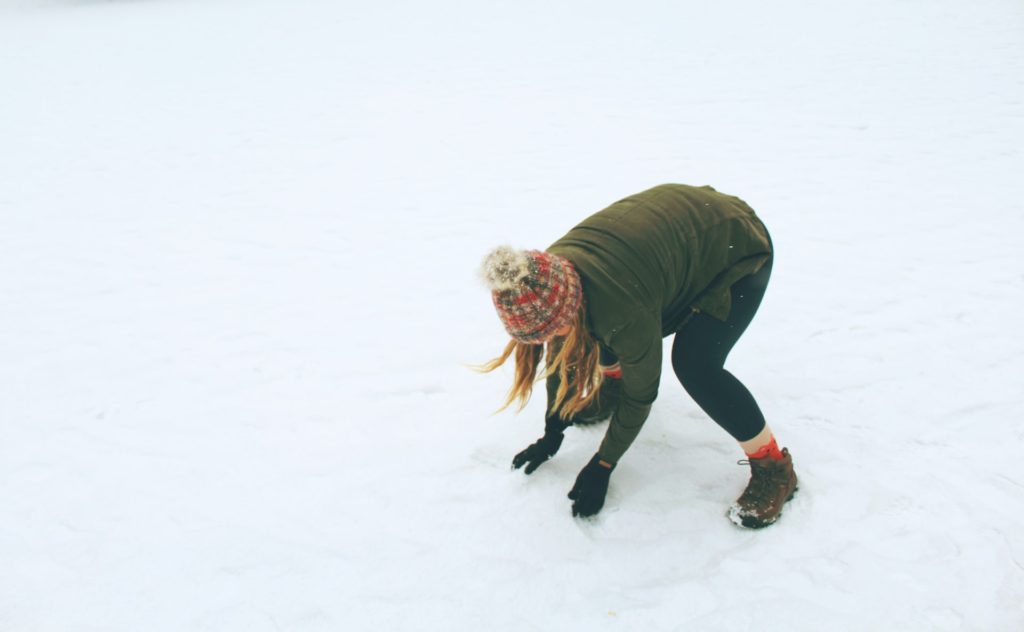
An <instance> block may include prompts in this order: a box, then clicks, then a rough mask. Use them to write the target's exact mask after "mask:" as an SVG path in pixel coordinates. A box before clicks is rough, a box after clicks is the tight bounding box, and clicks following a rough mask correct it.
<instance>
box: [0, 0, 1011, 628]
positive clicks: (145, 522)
mask: <svg viewBox="0 0 1024 632" xmlns="http://www.w3.org/2000/svg"><path fill="white" fill-rule="evenodd" d="M1022 34H1024V5H1022V4H1021V3H1020V1H1019V0H979V2H971V3H966V2H960V1H954V0H932V1H926V0H900V1H893V0H865V1H864V2H840V1H838V0H826V1H824V2H815V3H810V2H796V1H795V0H780V1H779V2H768V3H765V2H756V1H755V0H725V1H723V2H719V3H709V2H688V1H684V2H669V1H667V0H661V1H655V0H640V1H638V2H633V3H621V2H614V3H613V2H578V1H569V2H564V3H548V2H537V1H534V0H526V2H520V3H505V4H497V3H486V2H476V3H471V2H456V1H455V0H441V1H438V2H430V3H416V2H411V1H410V2H400V1H395V2H381V3H371V2H361V3H342V2H332V1H331V0H295V1H292V2H280V1H277V2H270V1H269V0H244V1H243V0H203V1H201V2H200V1H199V0H135V1H130V0H108V1H103V0H0V51H2V55H0V85H2V86H3V94H2V96H0V180H2V186H0V271H2V273H0V296H2V297H3V300H2V302H0V357H2V359H3V360H2V362H0V383H2V385H3V386H2V389H0V563H2V567H3V572H2V573H0V630H4V631H12V632H36V631H46V632H49V631H68V630H74V631H76V632H99V631H109V630H118V631H122V630H123V631H133V632H134V631H138V630H146V631H158V630H168V631H176V632H178V631H181V630H217V631H223V630H238V631H243V630H244V631H246V632H259V631H263V630H267V631H273V630H289V631H320V630H324V631H326V630H330V631H335V630H516V631H524V630H644V631H651V630H715V631H720V630H731V631H739V630H786V631H820V630H838V631H843V630H858V631H859V630H911V631H915V630H939V631H953V630H978V631H985V632H991V631H1015V630H1021V629H1024V606H1022V595H1024V506H1022V497H1024V473H1022V471H1021V470H1020V469H1019V468H1018V467H1017V464H1018V462H1019V461H1020V459H1021V455H1022V454H1024V389H1022V382H1024V379H1022V377H1024V334H1022V331H1021V324H1022V322H1021V311H1022V309H1024V298H1022V297H1024V293H1022V290H1024V256H1022V251H1021V245H1020V244H1021V239H1022V235H1024V177H1021V174H1022V173H1024V160H1022V158H1024V156H1022V147H1024V35H1022ZM663 182H683V183H688V184H694V185H701V184H711V185H713V186H715V187H716V188H718V189H719V190H722V191H726V192H728V193H733V194H736V195H738V196H740V197H742V198H743V199H745V200H746V201H747V202H748V203H750V204H751V205H752V206H753V207H754V208H755V209H757V210H758V212H759V214H760V215H761V217H762V218H763V219H764V220H765V222H766V223H767V225H768V227H769V228H770V230H771V231H772V236H773V238H774V241H775V246H776V249H777V259H776V263H775V267H774V274H773V279H772V283H771V287H770V288H769V291H768V295H767V297H766V299H765V302H764V304H763V306H762V308H761V312H760V313H759V315H758V317H757V318H756V319H755V321H754V323H753V325H752V326H751V327H750V329H749V330H748V332H747V334H746V335H745V337H744V339H743V340H742V341H741V342H740V344H739V345H738V346H737V348H736V350H735V352H734V353H733V355H732V357H731V358H730V363H729V365H728V366H729V368H730V369H731V370H732V371H733V372H734V373H736V374H737V375H738V376H740V378H741V379H743V380H744V382H745V383H746V384H747V385H748V386H749V387H750V388H751V390H752V391H753V392H754V393H755V395H756V396H757V398H758V400H759V402H760V404H761V406H762V408H763V409H764V410H765V412H766V415H767V416H768V418H769V419H770V422H771V423H772V425H773V427H774V428H775V430H776V433H777V436H778V438H779V440H780V444H782V445H785V446H788V447H789V448H790V450H791V451H792V453H793V455H794V458H795V464H796V468H797V471H798V473H799V475H800V478H801V489H800V491H799V492H798V494H797V496H796V498H795V499H794V500H793V502H792V503H790V505H789V506H788V509H787V511H786V512H785V514H784V515H783V516H782V519H781V520H780V521H779V522H778V524H776V525H773V526H772V527H771V528H769V529H766V530H764V531H758V532H751V531H745V530H741V529H737V528H735V527H734V526H733V525H731V524H730V523H729V521H728V519H727V518H726V515H725V514H726V510H727V508H728V506H729V504H730V503H731V502H732V500H733V499H734V498H735V497H736V496H737V495H738V494H739V492H740V491H741V489H742V488H743V486H744V484H745V481H746V473H745V470H744V468H743V467H742V466H739V465H736V464H735V462H736V460H737V459H739V458H742V455H741V454H740V451H739V450H738V448H737V446H736V445H735V444H734V443H733V442H732V441H731V440H730V439H729V437H728V436H727V435H726V434H725V433H724V432H723V431H722V430H720V429H719V428H718V427H717V426H715V425H714V424H713V423H712V422H710V421H709V420H708V419H707V418H706V417H705V416H704V414H703V413H702V412H701V411H700V410H699V409H698V408H697V407H696V406H695V405H694V404H693V402H692V401H691V400H690V399H689V398H688V397H687V395H686V394H685V392H684V391H683V389H682V388H681V387H679V385H678V384H677V383H676V382H675V381H674V380H673V379H671V376H670V375H667V376H666V378H665V379H664V380H663V382H662V387H661V395H660V397H659V399H658V401H657V402H656V404H655V406H654V409H653V412H652V415H651V418H650V420H649V421H648V424H647V427H645V428H644V431H643V432H642V433H641V435H640V438H639V439H638V441H637V443H636V444H635V445H634V446H633V447H632V449H631V450H630V451H629V453H628V454H627V455H626V457H625V458H624V459H623V460H622V462H621V463H620V464H619V466H618V468H617V469H616V471H615V474H614V475H613V477H612V483H611V489H610V493H609V497H608V502H607V503H606V505H605V509H604V510H603V512H602V513H601V514H599V515H598V516H597V517H596V518H595V519H593V520H577V519H573V518H572V517H571V515H570V508H569V501H568V500H567V499H566V497H565V494H566V492H567V491H568V489H569V488H570V487H571V485H572V481H573V479H574V478H575V476H576V473H577V471H578V470H579V468H581V467H582V466H583V465H584V464H585V463H586V462H587V461H588V459H589V458H590V456H591V454H593V452H594V450H595V448H596V446H597V444H598V443H599V441H600V439H601V435H602V432H603V429H602V428H590V429H581V430H576V429H571V430H570V431H569V432H568V435H567V438H566V441H565V444H564V445H563V447H562V450H561V452H560V453H559V454H558V455H557V457H556V458H555V459H553V460H552V461H550V462H549V463H546V464H545V465H544V466H542V467H541V468H540V469H539V470H538V471H537V472H536V473H534V474H533V475H532V476H530V477H526V476H524V475H523V474H522V472H511V471H510V468H509V465H510V461H511V457H512V455H513V454H514V453H515V452H517V451H518V450H520V449H521V448H523V447H524V446H526V445H527V444H529V443H530V442H531V441H533V440H534V439H535V438H536V437H537V436H538V435H539V434H540V432H541V426H542V421H541V418H542V415H543V402H542V401H540V400H541V399H542V398H539V397H535V398H534V400H533V401H532V402H531V403H530V405H529V406H528V407H527V409H526V410H525V411H524V412H523V413H521V414H519V415H515V414H513V413H503V414H501V415H497V416H495V415H492V412H493V411H494V410H495V409H496V408H497V406H498V405H499V404H500V402H501V401H503V396H504V393H505V391H506V389H507V388H508V386H509V384H510V378H511V371H510V370H505V369H502V370H501V371H498V372H496V373H494V374H490V375H486V376H481V375H479V374H477V373H475V372H473V371H472V370H470V369H469V368H468V367H469V366H470V365H474V364H478V363H480V362H483V361H486V360H488V359H490V358H492V357H494V355H496V354H497V353H498V352H499V351H500V349H501V348H502V347H503V345H504V343H505V342H506V337H505V335H504V332H503V330H502V328H501V325H500V322H499V321H498V319H497V317H496V315H495V314H494V311H493V307H492V305H491V302H490V300H489V297H488V294H487V288H486V287H484V286H483V284H482V283H481V282H480V280H479V278H478V276H477V273H478V269H479V265H480V261H481V260H482V258H483V257H484V255H485V254H486V253H487V252H489V251H491V250H492V249H493V248H494V247H495V246H497V245H499V244H503V243H509V244H513V245H514V246H515V247H517V248H544V247H546V246H547V245H548V244H550V243H551V242H553V241H554V240H555V239H557V238H558V237H560V236H561V235H562V234H563V233H564V232H565V231H566V230H567V229H568V228H570V227H571V226H572V225H574V224H575V223H576V222H578V221H579V220H581V219H582V218H583V217H585V216H586V215H588V214H590V213H591V212H594V211H597V210H600V209H601V208H603V207H604V206H606V205H607V204H609V203H611V202H613V201H615V200H617V199H620V198H621V197H624V196H626V195H628V194H631V193H634V192H636V191H639V190H642V189H645V188H647V187H649V186H653V185H656V184H660V183H663Z"/></svg>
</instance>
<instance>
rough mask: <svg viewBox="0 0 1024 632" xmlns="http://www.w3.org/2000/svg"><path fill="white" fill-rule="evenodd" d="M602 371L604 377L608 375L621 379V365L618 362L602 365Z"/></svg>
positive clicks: (614, 378)
mask: <svg viewBox="0 0 1024 632" xmlns="http://www.w3.org/2000/svg"><path fill="white" fill-rule="evenodd" d="M603 373H604V376H605V377H610V378H612V379H613V380H621V379H622V367H621V366H619V365H618V364H616V365H614V366H610V367H603Z"/></svg>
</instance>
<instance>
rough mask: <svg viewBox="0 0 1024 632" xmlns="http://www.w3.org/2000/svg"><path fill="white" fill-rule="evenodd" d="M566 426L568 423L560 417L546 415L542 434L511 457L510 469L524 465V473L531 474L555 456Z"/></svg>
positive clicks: (516, 468)
mask: <svg viewBox="0 0 1024 632" xmlns="http://www.w3.org/2000/svg"><path fill="white" fill-rule="evenodd" d="M568 427H569V424H567V423H565V422H564V421H562V420H561V419H558V418H557V417H548V418H547V419H546V420H545V421H544V436H543V437H541V438H540V439H537V440H536V441H534V442H533V443H531V444H530V445H529V447H527V448H526V449H525V450H523V451H522V452H520V453H519V454H517V455H515V456H514V457H513V458H512V469H514V470H518V469H519V468H521V467H523V466H524V465H525V466H526V473H527V474H533V471H534V470H535V469H537V468H538V467H540V466H541V464H543V463H544V461H547V460H548V459H550V458H551V457H553V456H555V453H556V452H558V448H560V447H562V439H563V438H565V429H566V428H568Z"/></svg>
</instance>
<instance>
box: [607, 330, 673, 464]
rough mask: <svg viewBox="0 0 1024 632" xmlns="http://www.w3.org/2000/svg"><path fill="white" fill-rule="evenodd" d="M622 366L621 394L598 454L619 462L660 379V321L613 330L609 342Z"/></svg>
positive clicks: (651, 399) (656, 395)
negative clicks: (614, 331) (613, 332)
mask: <svg viewBox="0 0 1024 632" xmlns="http://www.w3.org/2000/svg"><path fill="white" fill-rule="evenodd" d="M609 346H611V349H612V351H613V352H614V353H615V354H616V355H618V356H619V364H620V366H621V367H622V395H621V397H620V399H619V406H618V409H617V410H616V411H615V414H614V415H612V419H611V422H610V423H609V425H608V432H607V433H606V434H605V437H604V441H602V442H601V447H600V448H599V449H598V455H600V457H601V458H602V459H604V460H605V461H608V462H609V463H618V461H619V459H620V458H622V455H623V454H624V453H625V452H626V450H627V449H629V446H630V445H631V444H632V443H633V440H634V439H636V436H637V435H638V434H639V433H640V428H642V427H643V425H644V422H645V421H647V415H648V414H649V413H650V411H651V404H652V403H653V402H654V400H655V398H657V397H658V384H659V382H660V381H661V347H662V343H661V323H660V322H657V321H656V320H655V319H653V318H648V319H645V320H639V321H634V322H632V323H630V324H629V325H627V326H626V327H624V328H623V329H621V330H619V331H618V332H616V333H615V334H614V335H613V337H612V339H611V341H610V345H609Z"/></svg>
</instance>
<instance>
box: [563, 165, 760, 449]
mask: <svg viewBox="0 0 1024 632" xmlns="http://www.w3.org/2000/svg"><path fill="white" fill-rule="evenodd" d="M548 252H551V253H553V254H557V255H561V256H563V257H565V258H566V259H568V260H569V261H571V262H572V263H573V265H574V266H575V267H576V270H577V271H578V272H579V275H580V279H581V280H582V284H583V300H584V308H585V310H586V315H587V322H588V328H589V329H590V331H591V333H592V334H593V335H594V337H595V338H596V339H597V340H598V341H599V342H600V343H601V344H602V345H604V346H606V347H607V348H609V349H610V350H611V351H612V352H613V353H614V354H615V355H617V356H618V357H619V363H620V364H621V366H622V387H623V388H622V397H621V399H620V401H619V406H618V410H617V411H616V412H615V414H614V415H613V416H612V419H611V422H610V424H609V427H608V432H607V434H606V435H605V438H604V441H603V442H602V443H601V447H600V449H599V450H598V453H599V454H600V456H601V458H602V459H604V460H606V461H609V462H611V463H616V462H618V460H619V459H620V458H621V457H622V455H623V453H625V452H626V450H627V449H628V448H629V446H630V444H631V443H633V440H634V439H635V438H636V436H637V434H638V433H639V432H640V428H641V427H642V426H643V424H644V421H645V420H646V419H647V415H648V413H649V412H650V409H651V403H652V402H654V400H655V398H656V397H657V396H658V383H659V382H660V380H661V364H662V338H664V337H665V336H669V335H671V334H673V333H675V332H676V331H678V330H679V328H680V327H682V325H683V324H684V323H685V322H686V320H687V319H688V318H689V317H690V316H692V315H693V314H695V313H697V312H698V311H699V312H704V313H706V314H708V315H710V316H713V317H714V318H717V319H719V320H725V318H726V317H727V316H728V314H729V308H730V294H729V286H731V285H732V284H733V283H735V282H736V281H737V280H739V279H741V278H742V277H744V276H747V275H749V274H753V273H754V272H756V271H757V270H759V269H760V267H761V266H762V265H763V264H764V262H765V261H766V260H767V259H768V257H769V256H770V254H771V242H770V240H769V238H768V232H767V230H765V227H764V224H762V223H761V221H760V219H758V217H757V216H756V215H755V214H754V211H753V210H752V209H751V208H750V207H749V206H747V204H746V203H745V202H743V200H740V199H739V198H736V197H733V196H731V195H725V194H724V193H719V192H717V191H715V190H714V189H713V188H711V187H709V186H703V187H692V186H686V185H682V184H663V185H661V186H657V187H654V188H653V189H648V190H647V191H643V192H641V193H637V194H636V195H632V196H630V197H627V198H625V199H623V200H620V201H618V202H616V203H614V204H612V205H611V206H609V207H608V208H606V209H604V210H603V211H600V212H598V213H595V214H594V215H591V216H590V217H588V218H587V219H585V220H583V221H582V222H581V223H580V224H578V225H577V226H575V227H574V228H573V229H571V230H570V231H569V232H568V233H566V235H565V236H564V237H562V238H561V239H559V240H558V241H556V242H555V243H554V244H552V245H551V247H549V248H548ZM557 380H558V378H557V377H550V378H548V383H547V392H548V410H550V407H551V404H552V402H553V398H552V397H553V394H554V392H555V389H557V387H558V381H557Z"/></svg>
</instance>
